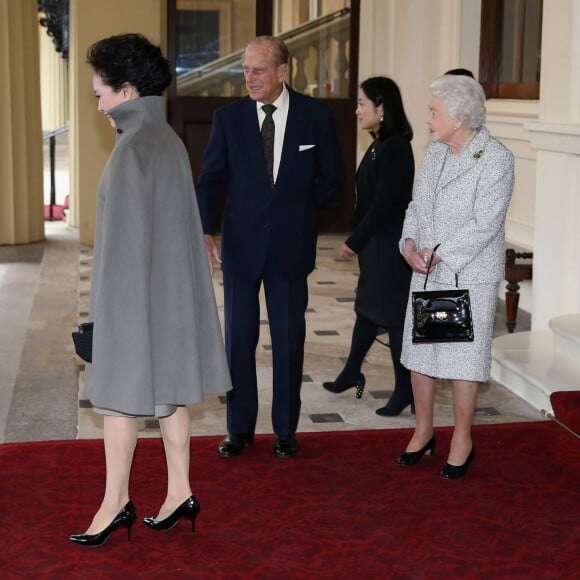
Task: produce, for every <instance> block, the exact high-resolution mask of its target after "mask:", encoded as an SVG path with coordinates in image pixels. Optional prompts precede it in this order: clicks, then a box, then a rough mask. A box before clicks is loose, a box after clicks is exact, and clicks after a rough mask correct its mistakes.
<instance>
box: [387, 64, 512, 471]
mask: <svg viewBox="0 0 580 580" xmlns="http://www.w3.org/2000/svg"><path fill="white" fill-rule="evenodd" d="M430 90H431V98H430V101H429V114H428V117H427V125H428V126H429V132H430V135H431V141H432V143H431V145H430V146H429V148H428V149H427V151H426V153H425V157H424V159H423V163H422V165H421V169H420V171H419V175H418V177H417V182H416V184H415V192H414V196H413V201H412V202H411V203H410V204H409V207H408V209H407V212H406V215H405V222H404V225H403V234H402V236H401V245H400V247H401V251H402V254H403V256H404V257H405V259H406V260H407V263H408V264H409V265H410V266H411V268H412V269H413V277H412V279H411V292H413V291H416V290H422V289H423V285H424V282H425V276H426V274H427V271H428V264H429V260H430V259H431V255H432V254H433V264H434V265H433V266H432V267H431V269H432V270H433V271H432V272H431V273H430V275H429V287H428V288H427V289H428V290H450V289H453V288H455V286H456V281H457V283H458V284H459V287H460V288H466V289H468V290H469V293H470V298H471V308H472V316H473V332H474V341H473V342H456V343H431V344H413V342H412V319H413V316H412V311H411V300H410V299H409V303H408V306H407V314H406V318H405V333H404V339H403V352H402V356H401V361H402V363H403V364H404V365H405V366H406V367H407V368H408V369H410V371H411V383H412V385H413V397H414V400H415V411H416V427H415V430H414V432H413V435H412V437H411V439H410V441H409V443H408V444H407V448H406V450H405V452H404V453H403V454H402V455H401V456H400V457H399V458H398V459H397V462H398V463H399V464H401V465H412V464H415V463H417V461H419V460H420V459H421V457H422V456H423V455H425V454H432V453H433V452H434V451H435V443H436V441H435V435H434V432H433V404H434V396H435V384H436V379H449V380H450V381H451V384H452V389H453V411H454V418H455V427H454V430H453V436H452V438H451V447H450V449H449V455H448V458H447V462H446V463H445V465H444V466H443V469H442V470H441V473H440V475H441V477H443V478H445V479H456V478H459V477H463V476H464V475H465V474H466V472H467V470H468V468H469V466H470V465H471V462H472V460H473V457H474V455H475V447H474V445H473V441H472V437H471V426H472V423H473V417H474V414H475V408H476V402H477V389H478V383H479V382H482V381H487V380H489V375H490V369H491V341H492V331H493V324H494V319H495V311H496V303H497V297H498V289H499V284H500V281H501V280H503V278H504V274H505V218H506V213H507V209H508V206H509V202H510V198H511V194H512V190H513V186H514V158H513V154H512V153H511V152H510V151H509V150H508V149H507V148H506V147H505V146H504V145H503V144H501V143H500V142H499V141H497V140H496V139H494V138H493V137H492V136H491V135H490V134H489V131H488V130H487V129H486V127H485V126H484V123H485V93H484V91H483V88H482V87H481V85H480V84H479V83H478V82H477V81H475V80H474V79H472V78H470V77H468V76H466V75H443V76H442V77H439V78H438V79H436V80H435V81H434V82H433V83H432V84H431V87H430ZM435 246H438V249H437V251H436V252H435V253H433V248H434V247H435ZM456 276H457V279H456Z"/></svg>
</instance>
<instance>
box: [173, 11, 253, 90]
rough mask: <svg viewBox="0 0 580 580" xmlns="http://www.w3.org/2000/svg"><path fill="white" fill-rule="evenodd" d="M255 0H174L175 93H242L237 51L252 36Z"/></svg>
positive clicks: (241, 75) (239, 54)
mask: <svg viewBox="0 0 580 580" xmlns="http://www.w3.org/2000/svg"><path fill="white" fill-rule="evenodd" d="M255 4H256V3H255V0H177V2H176V44H177V46H176V58H175V64H176V74H177V95H178V96H190V97H194V96H195V97H236V96H240V95H241V94H242V93H243V87H244V75H243V72H242V67H241V53H242V50H243V48H244V46H245V45H246V43H247V42H248V40H249V39H251V38H252V37H254V36H255V35H256V5H255Z"/></svg>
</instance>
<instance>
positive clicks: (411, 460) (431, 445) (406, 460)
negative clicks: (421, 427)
mask: <svg viewBox="0 0 580 580" xmlns="http://www.w3.org/2000/svg"><path fill="white" fill-rule="evenodd" d="M436 443H437V441H436V439H435V435H433V437H431V439H429V441H427V443H426V444H425V445H424V446H423V447H422V448H421V449H419V451H405V453H403V454H402V455H400V456H399V457H397V459H396V461H397V463H398V464H399V465H415V463H418V462H419V460H420V459H421V457H423V455H435V444H436Z"/></svg>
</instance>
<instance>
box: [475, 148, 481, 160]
mask: <svg viewBox="0 0 580 580" xmlns="http://www.w3.org/2000/svg"><path fill="white" fill-rule="evenodd" d="M482 155H483V149H480V150H479V151H476V152H475V153H474V154H473V158H474V159H479V158H480V157H481V156H482Z"/></svg>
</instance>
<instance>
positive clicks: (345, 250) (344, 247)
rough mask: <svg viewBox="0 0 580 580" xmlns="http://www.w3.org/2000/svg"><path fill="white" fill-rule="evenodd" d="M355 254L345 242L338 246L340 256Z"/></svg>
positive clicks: (353, 255)
mask: <svg viewBox="0 0 580 580" xmlns="http://www.w3.org/2000/svg"><path fill="white" fill-rule="evenodd" d="M355 256H356V252H353V251H352V250H351V249H350V248H349V247H348V246H347V245H346V244H342V247H341V248H340V257H341V258H354V257H355Z"/></svg>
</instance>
